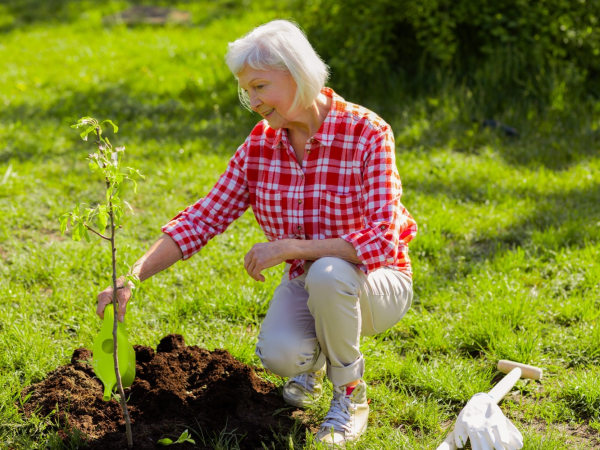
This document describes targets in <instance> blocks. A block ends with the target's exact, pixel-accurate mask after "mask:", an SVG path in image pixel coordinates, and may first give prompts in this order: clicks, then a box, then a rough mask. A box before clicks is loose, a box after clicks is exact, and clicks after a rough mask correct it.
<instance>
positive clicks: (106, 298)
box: [96, 291, 112, 320]
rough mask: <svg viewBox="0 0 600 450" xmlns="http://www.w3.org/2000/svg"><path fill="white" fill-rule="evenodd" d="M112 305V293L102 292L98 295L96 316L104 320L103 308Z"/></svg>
mask: <svg viewBox="0 0 600 450" xmlns="http://www.w3.org/2000/svg"><path fill="white" fill-rule="evenodd" d="M110 303H112V293H111V292H107V291H102V292H100V294H98V306H97V307H96V314H97V315H98V316H100V318H101V319H103V320H104V308H106V305H109V304H110Z"/></svg>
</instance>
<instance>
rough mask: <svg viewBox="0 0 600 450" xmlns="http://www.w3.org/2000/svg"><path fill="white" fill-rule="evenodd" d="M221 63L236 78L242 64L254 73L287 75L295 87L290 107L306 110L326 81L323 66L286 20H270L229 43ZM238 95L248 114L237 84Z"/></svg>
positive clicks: (245, 99) (247, 104) (245, 95)
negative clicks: (224, 64) (223, 61)
mask: <svg viewBox="0 0 600 450" xmlns="http://www.w3.org/2000/svg"><path fill="white" fill-rule="evenodd" d="M225 61H226V62H227V65H228V66H229V70H231V72H232V73H233V75H234V76H235V77H236V79H237V78H238V76H239V74H240V72H241V71H242V70H244V66H245V65H246V64H247V65H249V66H250V67H252V68H253V69H256V70H271V69H275V70H282V71H287V72H289V73H290V74H291V75H292V77H293V78H294V81H296V85H297V89H296V97H295V98H294V103H293V104H292V108H295V107H297V106H300V107H302V108H308V107H309V106H310V105H311V104H312V103H313V102H314V100H315V99H316V98H317V96H318V95H319V92H321V89H322V88H323V87H324V86H325V82H326V81H327V79H328V78H329V69H328V67H327V65H326V64H325V63H324V62H323V60H322V59H321V58H320V57H319V55H317V52H315V50H314V48H312V46H311V45H310V43H309V42H308V39H306V35H305V34H304V32H303V31H302V30H301V29H300V27H299V26H298V25H297V24H295V23H293V22H290V21H288V20H273V21H271V22H268V23H266V24H264V25H261V26H259V27H257V28H255V29H254V30H252V31H250V32H249V33H248V34H246V35H245V36H244V37H241V38H239V39H238V40H236V41H235V42H230V43H229V49H228V51H227V55H226V56H225ZM238 81H239V80H238ZM238 95H239V97H240V102H241V103H242V105H244V106H245V107H246V108H247V109H249V110H251V111H252V108H251V107H250V98H249V97H248V93H247V92H245V91H244V90H243V89H242V88H241V87H240V86H239V84H238Z"/></svg>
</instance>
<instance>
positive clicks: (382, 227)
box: [379, 225, 387, 230]
mask: <svg viewBox="0 0 600 450" xmlns="http://www.w3.org/2000/svg"><path fill="white" fill-rule="evenodd" d="M379 228H381V229H382V230H385V229H386V228H387V227H386V226H385V225H381V226H380V227H379Z"/></svg>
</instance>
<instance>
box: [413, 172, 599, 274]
mask: <svg viewBox="0 0 600 450" xmlns="http://www.w3.org/2000/svg"><path fill="white" fill-rule="evenodd" d="M413 189H415V190H417V191H420V192H424V193H426V194H428V195H432V194H433V193H437V194H439V193H440V192H443V193H444V197H446V198H448V199H452V200H456V199H462V200H464V199H465V198H467V201H468V202H476V203H484V201H485V198H483V197H482V196H481V195H480V194H479V193H478V189H479V186H478V185H470V184H468V183H463V184H461V185H452V186H448V185H445V184H444V185H442V184H441V183H440V184H437V183H427V184H422V185H418V184H417V185H416V186H413ZM500 195H501V196H502V197H504V198H517V199H518V198H523V197H524V196H525V195H529V196H531V193H529V194H527V191H526V190H524V189H523V188H515V189H506V190H504V191H503V192H501V194H500ZM599 224H600V184H598V183H596V184H593V185H591V186H590V187H587V188H585V189H576V190H572V191H570V192H553V193H548V194H546V195H540V196H539V197H538V198H537V199H536V202H535V206H534V207H533V208H532V209H530V210H528V211H525V212H523V214H522V216H521V217H520V218H519V220H517V221H515V222H514V223H513V224H512V225H511V226H509V227H506V228H504V229H500V230H498V231H497V232H495V233H493V232H487V233H486V232H484V233H482V234H480V235H479V236H475V237H474V238H472V239H470V240H467V239H466V238H464V237H461V236H458V235H454V234H452V232H451V231H450V230H442V231H441V233H442V235H443V239H442V243H441V244H438V245H441V248H439V249H433V251H432V250H431V249H429V250H428V251H427V252H426V254H425V255H424V257H425V258H426V259H428V260H429V261H430V262H431V263H432V264H433V265H434V266H435V267H436V269H435V272H436V278H439V279H440V280H444V279H445V280H449V279H455V278H457V277H463V276H465V275H467V274H468V273H471V272H473V271H474V270H477V268H478V267H479V266H480V264H481V263H484V262H485V261H490V260H493V259H494V258H497V257H498V256H499V255H501V254H503V253H504V252H507V251H513V250H514V249H516V248H522V249H525V250H528V251H531V252H532V254H538V255H549V254H552V253H555V252H559V251H561V250H563V249H566V248H569V249H582V248H585V247H587V246H589V245H590V244H592V243H595V242H598V241H599V240H600V225H599ZM416 242H418V241H416ZM416 250H417V252H418V251H419V246H418V245H417V246H416ZM436 250H438V251H439V252H440V253H442V256H440V255H439V254H438V253H437V251H436Z"/></svg>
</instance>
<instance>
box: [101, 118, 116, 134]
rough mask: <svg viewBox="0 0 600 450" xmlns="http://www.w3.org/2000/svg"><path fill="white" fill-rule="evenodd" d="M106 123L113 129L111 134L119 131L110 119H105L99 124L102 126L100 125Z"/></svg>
mask: <svg viewBox="0 0 600 450" xmlns="http://www.w3.org/2000/svg"><path fill="white" fill-rule="evenodd" d="M106 122H108V123H110V124H111V125H112V127H113V132H115V133H117V132H118V131H119V127H118V126H116V125H115V124H114V123H113V121H112V120H110V119H106V120H104V121H102V123H101V124H100V126H102V124H104V123H106Z"/></svg>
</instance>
